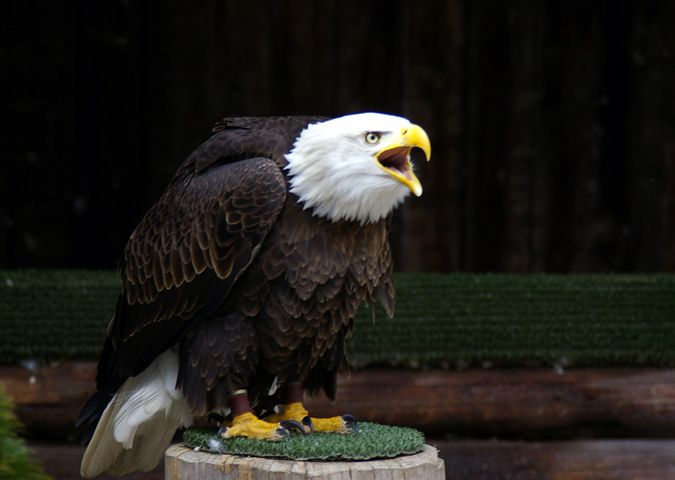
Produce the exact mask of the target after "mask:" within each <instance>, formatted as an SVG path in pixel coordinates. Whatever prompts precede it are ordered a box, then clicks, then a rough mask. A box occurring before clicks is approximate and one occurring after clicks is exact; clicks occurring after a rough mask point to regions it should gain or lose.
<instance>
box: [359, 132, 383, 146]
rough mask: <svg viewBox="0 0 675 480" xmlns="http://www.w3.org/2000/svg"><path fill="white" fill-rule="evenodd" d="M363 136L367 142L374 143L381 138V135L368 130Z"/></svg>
mask: <svg viewBox="0 0 675 480" xmlns="http://www.w3.org/2000/svg"><path fill="white" fill-rule="evenodd" d="M363 138H364V140H365V141H366V143H367V144H369V145H376V144H377V143H378V142H379V141H380V139H381V138H382V135H380V134H379V133H377V132H368V133H366V135H365V136H364V137H363Z"/></svg>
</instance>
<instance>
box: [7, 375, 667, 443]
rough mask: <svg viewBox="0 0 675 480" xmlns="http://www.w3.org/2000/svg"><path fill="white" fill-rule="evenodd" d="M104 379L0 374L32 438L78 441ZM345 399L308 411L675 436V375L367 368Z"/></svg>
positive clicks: (461, 430) (460, 425) (468, 426)
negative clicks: (81, 420) (77, 424)
mask: <svg viewBox="0 0 675 480" xmlns="http://www.w3.org/2000/svg"><path fill="white" fill-rule="evenodd" d="M95 371H96V367H95V365H94V364H92V363H65V364H61V365H58V366H54V367H48V366H40V367H37V368H36V369H34V370H29V369H26V368H22V367H8V366H0V381H1V382H2V383H3V384H4V385H5V389H6V391H7V392H8V394H9V395H10V397H11V398H12V399H13V401H14V403H15V404H16V405H17V414H18V416H19V418H20V419H21V421H22V422H24V424H25V425H26V427H27V432H28V433H29V434H34V435H46V436H52V435H56V436H70V435H75V434H76V433H75V432H74V428H73V426H72V425H73V423H74V421H75V418H76V417H77V414H78V413H79V409H80V408H81V406H82V405H83V404H84V402H85V401H86V400H87V398H88V397H89V396H90V395H91V394H92V393H93V389H94V376H95ZM338 392H339V393H338V399H337V402H336V403H335V404H331V403H330V402H329V401H328V400H327V399H326V398H324V397H319V398H316V399H308V400H307V402H306V406H307V408H308V410H309V411H310V412H311V414H312V415H313V416H330V415H336V414H340V413H351V414H353V415H355V416H356V417H357V418H358V419H359V420H361V421H371V422H377V423H383V424H388V425H400V426H409V427H413V428H418V429H420V430H422V431H424V432H426V433H427V434H430V435H447V434H455V435H462V436H486V435H488V436H502V437H531V438H547V437H553V436H555V437H560V436H565V437H570V438H572V437H575V436H579V435H580V434H583V435H591V436H595V437H598V436H617V435H618V436H624V437H627V436H637V437H663V438H668V437H672V432H674V431H675V369H658V368H644V369H639V368H603V369H571V370H567V371H565V372H564V373H562V374H560V373H556V372H555V371H554V370H548V369H523V368H519V369H499V370H467V371H462V372H456V371H411V370H366V371H358V372H354V373H352V375H351V377H349V378H342V377H341V378H339V379H338Z"/></svg>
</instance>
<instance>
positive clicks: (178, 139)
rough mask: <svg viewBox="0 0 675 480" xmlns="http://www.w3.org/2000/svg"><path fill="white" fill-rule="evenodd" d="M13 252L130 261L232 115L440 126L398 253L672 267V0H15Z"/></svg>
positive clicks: (6, 252)
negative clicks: (364, 114) (138, 232)
mask: <svg viewBox="0 0 675 480" xmlns="http://www.w3.org/2000/svg"><path fill="white" fill-rule="evenodd" d="M0 8H1V10H2V11H1V13H0V25H1V27H2V35H1V36H0V103H1V105H2V107H1V108H0V115H1V117H0V119H1V120H2V125H3V127H2V129H0V142H1V144H0V161H1V167H0V199H1V200H0V268H18V267H55V268H104V269H108V268H114V267H115V266H116V264H117V261H118V258H119V256H120V253H121V251H122V248H123V246H124V244H125V242H126V240H127V238H128V237H129V235H130V233H131V232H132V230H133V229H134V227H135V226H136V224H137V223H138V222H139V221H140V219H141V217H142V216H143V214H144V212H145V211H146V210H147V209H148V208H149V207H150V205H151V204H152V203H153V202H154V201H155V200H156V199H157V198H158V196H159V195H160V194H161V192H162V191H163V189H164V187H165V186H166V184H167V182H168V181H169V179H170V178H171V177H172V175H173V173H174V171H175V169H176V168H177V166H178V165H179V164H180V163H181V162H182V161H183V159H184V158H185V157H186V156H187V155H188V154H190V152H191V151H192V150H193V149H194V148H195V147H197V146H198V145H199V144H200V143H201V142H202V141H204V140H205V139H206V138H207V137H208V136H209V135H210V131H211V128H212V126H213V125H214V124H215V122H216V121H218V120H219V119H221V118H222V117H225V116H239V115H288V114H319V115H326V116H338V115H343V114H347V113H352V112H359V111H371V110H372V111H380V112H386V113H393V114H398V115H402V116H406V117H408V118H410V119H411V120H412V121H413V122H414V123H417V124H419V125H421V126H423V127H424V128H425V129H426V130H427V132H428V133H429V135H430V137H431V141H432V146H433V155H432V161H431V162H430V163H428V164H422V163H423V162H418V172H419V176H420V178H421V180H422V183H423V185H424V187H425V192H424V195H423V196H422V197H421V198H410V199H409V200H408V201H407V202H406V204H405V205H404V207H403V208H401V209H400V210H399V211H398V212H397V213H396V217H395V222H394V227H393V232H392V243H393V245H394V251H395V256H396V258H395V265H396V267H397V269H398V270H401V271H413V270H415V271H440V272H450V271H476V272H481V271H497V272H498V271H513V272H603V271H618V272H643V271H671V272H672V271H675V28H673V20H674V19H675V0H663V1H650V0H647V1H642V2H634V1H627V0H604V1H603V0H598V1H588V0H570V1H566V2H549V1H544V0H502V1H499V2H481V1H472V0H428V1H423V0H415V1H412V0H380V1H369V2H368V1H339V0H322V1H310V0H305V1H284V2H282V1H276V2H272V1H269V2H267V1H257V0H246V1H242V0H227V1H226V0H195V1H190V2H179V1H165V2H161V3H156V2H141V1H135V0H117V1H112V0H105V1H103V0H102V1H95V2H92V1H50V2H47V1H35V2H33V1H30V2H28V1H23V0H22V1H18V0H13V1H5V2H3V4H2V7H0Z"/></svg>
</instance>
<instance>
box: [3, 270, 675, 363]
mask: <svg viewBox="0 0 675 480" xmlns="http://www.w3.org/2000/svg"><path fill="white" fill-rule="evenodd" d="M396 284H397V293H396V315H395V318H393V319H388V318H387V317H386V315H385V314H384V312H383V310H382V309H381V308H379V307H378V309H377V320H376V322H375V324H374V325H373V322H372V317H371V315H370V311H369V310H367V309H365V308H364V309H362V310H361V312H360V313H359V316H358V318H357V320H356V326H355V329H354V336H353V337H352V338H351V339H350V340H349V342H348V346H347V348H348V354H349V360H350V363H351V365H352V366H353V367H357V368H358V367H368V366H397V367H413V368H439V367H440V368H457V367H459V368H464V367H468V366H476V365H477V366H484V367H487V366H510V365H518V366H528V365H533V366H534V365H554V364H560V365H562V366H568V365H573V366H610V365H611V366H647V365H648V366H673V365H675V275H673V274H654V275H646V274H645V275H604V274H594V275H547V274H533V275H519V274H450V275H441V274H398V275H397V276H396ZM118 289H119V284H118V280H117V278H116V276H115V273H114V272H111V271H81V270H80V271H69V270H68V271H65V270H18V271H0V364H12V363H17V362H19V361H22V360H27V359H36V360H39V361H45V362H52V361H62V360H96V359H97V358H98V355H99V353H100V350H101V347H102V344H103V339H104V337H105V329H106V327H107V324H108V321H109V320H110V317H111V315H112V313H113V310H114V307H115V301H116V297H117V293H118Z"/></svg>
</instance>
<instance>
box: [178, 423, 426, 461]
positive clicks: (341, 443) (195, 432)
mask: <svg viewBox="0 0 675 480" xmlns="http://www.w3.org/2000/svg"><path fill="white" fill-rule="evenodd" d="M358 426H359V430H360V432H359V433H358V434H355V433H350V434H347V435H339V434H335V433H321V432H317V433H313V434H311V435H307V436H306V437H303V436H302V435H301V434H300V433H297V432H291V438H289V439H285V440H282V441H281V442H277V443H271V442H265V441H262V440H253V439H250V438H243V437H242V438H230V439H228V440H222V439H220V438H219V437H218V435H217V430H216V429H213V428H210V429H188V430H186V431H185V432H184V433H183V443H184V444H185V445H186V446H188V447H190V448H198V449H199V450H203V451H207V452H212V453H227V454H231V455H247V456H253V457H275V458H285V459H291V460H316V461H323V460H372V459H375V458H393V457H397V456H399V455H412V454H415V453H418V452H421V451H422V447H423V446H424V435H422V433H421V432H418V431H417V430H413V429H412V428H403V427H389V426H385V425H378V424H376V423H359V424H358Z"/></svg>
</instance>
